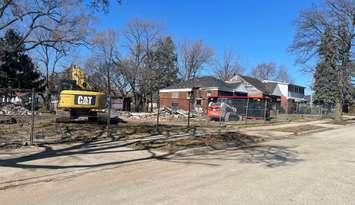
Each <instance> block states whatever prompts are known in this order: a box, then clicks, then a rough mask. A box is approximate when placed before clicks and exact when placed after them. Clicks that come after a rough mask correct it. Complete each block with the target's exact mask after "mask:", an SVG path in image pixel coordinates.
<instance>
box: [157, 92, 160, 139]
mask: <svg viewBox="0 0 355 205" xmlns="http://www.w3.org/2000/svg"><path fill="white" fill-rule="evenodd" d="M157 107H158V113H157V124H156V131H157V133H159V117H160V94H159V93H158V102H157Z"/></svg>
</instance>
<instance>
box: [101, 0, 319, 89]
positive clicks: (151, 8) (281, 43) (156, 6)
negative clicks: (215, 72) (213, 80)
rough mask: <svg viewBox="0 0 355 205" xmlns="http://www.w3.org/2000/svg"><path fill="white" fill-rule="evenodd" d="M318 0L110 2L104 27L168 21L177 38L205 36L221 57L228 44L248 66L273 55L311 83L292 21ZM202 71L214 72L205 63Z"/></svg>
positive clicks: (297, 78)
mask: <svg viewBox="0 0 355 205" xmlns="http://www.w3.org/2000/svg"><path fill="white" fill-rule="evenodd" d="M317 2H318V1H311V0H268V1H258V0H249V1H245V0H244V1H242V0H235V1H233V0H219V1H216V0H214V1H213V0H194V1H193V0H170V1H168V0H123V3H122V5H117V4H116V3H113V4H111V6H110V9H109V12H108V13H107V14H100V15H99V17H98V18H99V21H100V24H99V25H100V28H114V29H117V30H118V31H120V30H122V29H123V28H124V26H125V24H126V23H127V22H128V21H130V20H132V19H133V18H142V19H147V20H153V21H157V22H160V23H162V24H164V28H165V33H166V34H169V35H171V36H173V38H174V40H175V41H176V42H179V41H182V40H186V39H189V40H197V39H201V40H203V41H204V42H205V43H206V44H207V45H208V46H210V47H212V48H214V49H215V51H216V54H217V56H219V57H220V58H221V57H222V55H223V51H224V50H225V49H227V48H230V49H233V51H234V52H235V53H236V54H237V55H238V56H239V58H240V60H241V63H242V65H243V66H244V67H246V69H247V70H250V69H251V68H252V67H253V66H255V65H256V64H258V63H262V62H270V61H273V62H275V63H277V64H279V65H284V66H286V67H287V68H288V70H289V73H290V74H291V76H292V78H293V79H294V81H295V82H296V83H298V84H301V85H304V86H306V87H308V86H309V85H310V79H311V78H310V77H311V74H309V73H302V72H301V71H300V65H295V56H293V55H292V54H290V53H288V52H287V48H288V46H289V45H290V43H291V42H292V39H293V36H294V32H295V27H294V25H293V21H294V20H295V18H296V17H297V16H298V13H299V11H300V10H301V9H305V8H308V7H310V6H312V3H317ZM203 74H205V75H208V74H211V70H210V69H205V70H204V71H203Z"/></svg>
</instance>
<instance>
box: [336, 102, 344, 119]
mask: <svg viewBox="0 0 355 205" xmlns="http://www.w3.org/2000/svg"><path fill="white" fill-rule="evenodd" d="M341 109H342V105H341V102H340V99H337V100H336V102H335V120H336V121H341V120H342V118H341V114H342V110H341Z"/></svg>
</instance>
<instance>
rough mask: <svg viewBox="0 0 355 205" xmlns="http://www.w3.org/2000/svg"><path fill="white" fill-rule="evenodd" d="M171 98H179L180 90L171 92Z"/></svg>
mask: <svg viewBox="0 0 355 205" xmlns="http://www.w3.org/2000/svg"><path fill="white" fill-rule="evenodd" d="M171 98H179V92H173V93H171Z"/></svg>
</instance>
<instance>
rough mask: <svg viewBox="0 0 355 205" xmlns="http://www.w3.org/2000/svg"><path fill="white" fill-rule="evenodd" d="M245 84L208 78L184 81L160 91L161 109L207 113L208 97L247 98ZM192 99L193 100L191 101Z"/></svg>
mask: <svg viewBox="0 0 355 205" xmlns="http://www.w3.org/2000/svg"><path fill="white" fill-rule="evenodd" d="M246 95H247V90H246V88H245V87H244V84H243V83H226V82H224V81H222V80H219V79H217V78H215V77H211V76H207V77H201V78H195V79H194V80H189V81H184V82H181V83H179V84H176V85H173V86H170V87H168V88H165V89H161V90H160V107H161V108H163V107H169V108H172V109H182V110H185V111H187V110H188V109H189V102H191V103H190V109H191V110H192V111H195V112H199V113H206V112H207V106H208V97H211V96H246ZM191 98H192V99H191Z"/></svg>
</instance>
